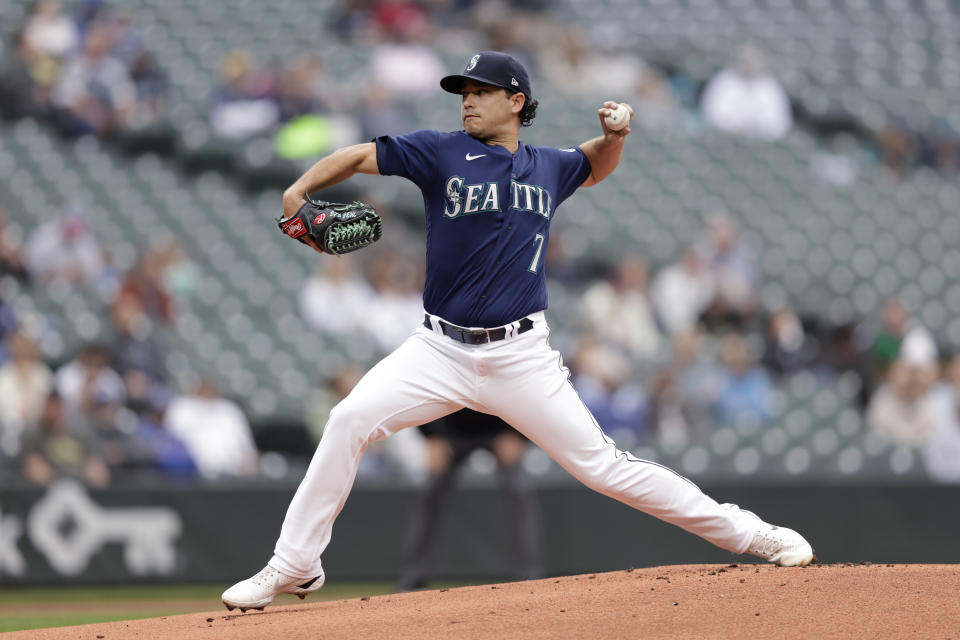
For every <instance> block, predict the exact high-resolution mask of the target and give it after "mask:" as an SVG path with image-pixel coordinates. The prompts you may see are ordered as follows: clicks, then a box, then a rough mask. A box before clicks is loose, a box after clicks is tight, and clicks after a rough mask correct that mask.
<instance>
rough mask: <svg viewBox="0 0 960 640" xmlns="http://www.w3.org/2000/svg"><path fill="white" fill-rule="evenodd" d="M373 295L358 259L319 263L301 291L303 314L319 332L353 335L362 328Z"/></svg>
mask: <svg viewBox="0 0 960 640" xmlns="http://www.w3.org/2000/svg"><path fill="white" fill-rule="evenodd" d="M373 295H374V294H373V290H372V289H371V288H370V285H369V284H368V283H367V281H366V280H365V279H364V278H363V275H362V274H361V273H360V271H359V268H358V265H357V261H356V258H355V257H353V256H351V255H345V256H339V257H338V258H336V259H333V260H318V261H317V266H316V268H315V269H314V272H313V274H312V275H311V276H310V277H309V278H308V279H307V282H306V283H305V284H304V286H303V287H302V288H301V289H300V314H301V315H302V316H303V319H304V321H306V323H307V325H308V326H310V327H311V328H313V329H316V330H317V331H324V332H327V333H332V334H343V333H350V332H353V331H356V330H357V329H358V328H359V327H361V326H362V324H363V320H364V317H365V316H366V315H367V314H368V311H369V303H370V300H371V299H372V297H373Z"/></svg>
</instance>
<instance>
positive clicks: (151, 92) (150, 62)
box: [129, 51, 170, 126]
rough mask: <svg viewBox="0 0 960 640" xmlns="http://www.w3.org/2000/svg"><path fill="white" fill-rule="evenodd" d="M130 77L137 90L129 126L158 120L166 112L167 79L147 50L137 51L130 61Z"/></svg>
mask: <svg viewBox="0 0 960 640" xmlns="http://www.w3.org/2000/svg"><path fill="white" fill-rule="evenodd" d="M129 68H130V79H131V80H132V81H133V86H134V87H136V90H137V101H136V109H135V110H134V112H133V113H132V114H131V115H130V117H129V124H130V125H131V126H144V125H147V124H151V123H153V122H156V121H158V120H160V119H161V118H162V117H163V116H165V115H166V112H167V93H168V91H169V86H170V83H169V79H168V78H167V74H166V72H165V71H164V70H163V68H162V67H161V66H160V65H159V64H158V63H157V59H156V58H155V57H154V55H153V54H152V53H150V52H149V51H139V52H137V54H136V55H135V56H134V58H133V59H132V60H131V61H130V67H129Z"/></svg>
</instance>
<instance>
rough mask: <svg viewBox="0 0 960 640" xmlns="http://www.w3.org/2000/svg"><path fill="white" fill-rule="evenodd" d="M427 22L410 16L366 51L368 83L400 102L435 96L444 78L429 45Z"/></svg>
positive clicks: (443, 69) (438, 62)
mask: <svg viewBox="0 0 960 640" xmlns="http://www.w3.org/2000/svg"><path fill="white" fill-rule="evenodd" d="M430 30H431V28H430V22H429V21H428V20H427V18H426V17H425V16H424V15H422V14H412V15H411V16H410V17H409V18H408V19H406V20H405V21H404V22H403V23H402V25H398V27H397V28H396V30H394V31H391V32H390V38H389V39H388V40H386V41H384V42H382V43H381V44H379V45H377V46H376V47H374V49H373V51H371V52H370V76H371V77H370V80H369V82H370V84H374V85H379V86H382V87H384V88H386V89H387V91H389V92H390V93H391V94H392V95H393V96H394V97H396V98H398V99H403V100H411V101H413V100H420V99H422V98H424V97H426V96H429V95H431V94H434V93H436V92H437V91H438V90H439V88H440V78H442V77H443V76H445V75H446V71H445V67H444V65H443V62H442V61H441V60H440V58H439V56H437V53H436V52H435V51H434V50H433V49H432V48H431V47H430V46H429V44H428V43H429V41H430Z"/></svg>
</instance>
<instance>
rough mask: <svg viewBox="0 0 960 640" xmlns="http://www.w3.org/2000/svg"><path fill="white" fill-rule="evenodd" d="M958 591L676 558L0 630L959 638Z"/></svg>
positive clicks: (176, 634)
mask: <svg viewBox="0 0 960 640" xmlns="http://www.w3.org/2000/svg"><path fill="white" fill-rule="evenodd" d="M958 593H960V565H875V564H860V565H852V564H835V565H814V566H811V567H806V568H803V569H800V568H780V567H772V566H767V565H755V564H731V565H727V566H724V565H684V566H674V567H656V568H652V569H636V570H633V569H628V570H626V571H617V572H614V573H601V574H593V575H581V576H570V577H565V578H548V579H546V580H535V581H529V582H513V583H509V584H501V585H493V586H491V585H487V586H482V587H463V588H459V589H445V590H440V591H423V592H417V593H404V594H394V595H386V596H377V597H373V598H362V599H356V600H341V601H336V602H319V603H315V604H299V605H280V606H271V607H268V608H267V610H266V611H264V612H263V613H260V612H248V613H246V614H243V615H231V614H228V613H227V612H226V610H224V609H220V610H214V611H212V612H210V613H206V614H204V613H192V614H188V615H182V616H171V617H168V618H156V619H150V620H129V621H126V622H111V623H103V624H92V625H85V626H78V627H61V628H57V629H40V630H34V631H22V632H16V633H11V634H9V635H6V636H4V637H5V639H9V640H17V639H20V638H22V639H24V640H27V639H29V640H42V639H48V638H49V639H51V640H62V639H66V638H70V639H77V638H79V639H84V640H86V639H89V640H96V639H101V640H118V639H121V638H150V639H151V640H157V639H160V640H164V639H167V638H169V639H171V640H172V639H173V638H177V639H180V638H190V639H193V638H210V639H217V640H219V639H221V638H223V639H227V638H230V639H234V638H240V639H242V638H284V639H287V638H305V639H306V638H310V639H311V640H312V639H314V638H324V639H325V640H326V639H332V638H344V639H347V638H349V639H350V640H360V639H367V638H370V639H373V638H377V639H379V638H394V639H410V640H414V639H416V640H423V639H428V640H429V639H432V638H451V637H456V638H490V639H496V640H500V639H501V638H520V639H526V638H639V637H643V638H744V637H754V638H771V637H777V638H899V637H917V638H932V637H935V638H960V598H958V597H957V594H958ZM297 602H299V601H297ZM211 604H212V603H211Z"/></svg>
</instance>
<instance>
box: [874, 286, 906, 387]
mask: <svg viewBox="0 0 960 640" xmlns="http://www.w3.org/2000/svg"><path fill="white" fill-rule="evenodd" d="M880 322H881V327H880V330H879V331H878V332H877V334H876V336H874V339H873V343H872V344H871V345H870V359H871V368H872V376H873V380H874V381H879V380H881V379H883V378H884V377H885V376H886V373H887V369H888V368H890V365H891V364H893V363H894V362H895V361H896V360H897V357H898V356H899V355H900V343H901V342H902V341H903V338H904V336H905V335H906V334H907V329H908V325H909V323H910V314H909V313H908V312H907V308H906V307H905V306H904V305H903V301H902V300H901V299H900V298H898V297H896V296H891V297H889V298H887V299H886V300H884V301H883V309H882V311H881V315H880Z"/></svg>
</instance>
